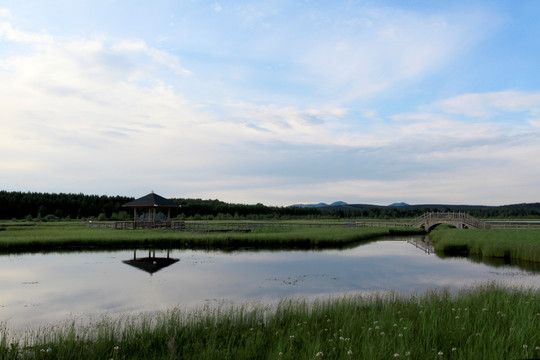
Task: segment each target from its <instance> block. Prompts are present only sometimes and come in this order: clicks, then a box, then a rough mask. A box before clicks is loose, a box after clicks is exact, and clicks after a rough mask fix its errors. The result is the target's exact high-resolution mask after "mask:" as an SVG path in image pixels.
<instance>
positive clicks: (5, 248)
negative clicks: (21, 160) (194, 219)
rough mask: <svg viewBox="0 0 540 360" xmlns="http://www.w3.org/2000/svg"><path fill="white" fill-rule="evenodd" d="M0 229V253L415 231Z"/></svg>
mask: <svg viewBox="0 0 540 360" xmlns="http://www.w3.org/2000/svg"><path fill="white" fill-rule="evenodd" d="M5 229H6V230H4V231H0V252H3V253H14V252H25V251H48V250H54V251H57V250H69V249H77V250H85V249H86V250H88V249H120V248H137V247H152V246H153V247H176V248H183V247H189V248H192V249H208V248H214V249H217V248H221V249H227V248H240V247H254V248H258V249H275V248H281V249H293V248H322V247H333V248H340V247H345V246H350V245H351V244H355V243H357V242H359V241H364V240H368V239H373V238H376V237H381V236H388V235H405V234H415V233H418V232H419V230H418V229H404V228H397V229H392V228H335V227H334V228H292V229H258V230H254V231H252V232H250V233H242V232H206V233H202V232H201V233H198V232H187V231H178V230H166V229H152V230H115V229H95V228H88V227H87V226H86V225H85V223H73V222H69V223H44V224H38V225H35V226H9V225H5Z"/></svg>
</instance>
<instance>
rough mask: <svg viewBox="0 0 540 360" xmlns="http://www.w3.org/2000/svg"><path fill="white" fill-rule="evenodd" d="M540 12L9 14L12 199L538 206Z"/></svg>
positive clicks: (3, 92)
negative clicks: (150, 196)
mask: <svg viewBox="0 0 540 360" xmlns="http://www.w3.org/2000/svg"><path fill="white" fill-rule="evenodd" d="M538 13H540V3H539V2H537V1H526V0H525V1H475V2H471V1H452V2H447V1H412V0H411V1H397V0H396V1H296V2H290V1H266V0H265V1H245V2H243V1H217V2H216V1H195V0H193V1H165V0H163V1H154V2H147V1H127V0H126V1H113V0H108V1H105V0H101V1H99V0H98V1H73V0H70V1H67V0H62V1H60V0H51V1H47V2H43V1H11V0H4V1H2V2H1V3H0V126H1V128H0V129H1V132H0V154H1V155H2V156H1V157H0V184H1V187H2V189H5V190H13V191H41V192H75V193H81V192H82V193H88V194H108V195H116V194H120V195H128V196H135V197H138V196H143V195H145V194H146V193H148V192H150V191H151V190H154V191H156V192H157V193H159V194H161V195H163V196H168V197H196V198H203V199H216V198H217V199H220V200H223V201H227V202H234V203H249V204H252V203H258V202H260V203H263V204H267V205H288V204H293V203H313V202H320V201H325V202H333V201H337V200H343V201H346V202H349V203H372V204H381V205H386V204H390V203H393V202H398V201H405V202H408V203H412V204H420V203H449V204H485V205H502V204H511V203H521V202H537V201H540V85H539V84H540V71H539V70H538V64H539V63H540V61H539V60H540V59H539V57H540V24H539V23H538V21H537V14H538Z"/></svg>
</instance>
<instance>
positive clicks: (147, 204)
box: [122, 191, 180, 227]
mask: <svg viewBox="0 0 540 360" xmlns="http://www.w3.org/2000/svg"><path fill="white" fill-rule="evenodd" d="M122 207H125V208H132V209H133V220H134V223H135V224H136V223H137V222H143V223H145V224H147V225H150V227H152V226H151V225H152V224H156V223H162V222H164V220H163V219H162V218H161V217H159V216H158V215H159V214H158V213H157V211H158V209H167V219H166V220H165V222H167V223H168V222H170V221H171V208H178V207H180V205H179V204H177V203H175V202H174V201H172V200H169V199H166V198H164V197H163V196H159V195H158V194H155V193H154V192H153V191H152V192H151V193H150V194H148V195H146V196H143V197H142V198H139V199H136V200H133V201H130V202H128V203H125V204H124V205H122ZM137 209H140V210H141V212H142V215H143V216H142V218H141V219H138V218H137ZM135 226H136V225H135Z"/></svg>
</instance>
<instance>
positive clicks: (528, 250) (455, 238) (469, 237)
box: [430, 228, 540, 262]
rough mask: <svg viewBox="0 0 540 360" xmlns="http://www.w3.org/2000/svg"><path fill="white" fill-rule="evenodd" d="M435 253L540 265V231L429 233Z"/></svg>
mask: <svg viewBox="0 0 540 360" xmlns="http://www.w3.org/2000/svg"><path fill="white" fill-rule="evenodd" d="M430 239H431V241H432V242H433V243H434V246H435V251H437V252H439V253H443V254H446V255H476V256H481V257H493V258H504V259H507V260H523V261H534V262H540V230H475V229H467V230H456V229H449V228H441V229H439V228H437V229H436V230H434V231H432V232H431V233H430Z"/></svg>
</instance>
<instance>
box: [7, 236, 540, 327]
mask: <svg viewBox="0 0 540 360" xmlns="http://www.w3.org/2000/svg"><path fill="white" fill-rule="evenodd" d="M420 240H421V239H420V238H417V239H415V240H414V241H413V240H412V239H408V241H406V240H405V239H385V240H381V241H376V242H372V243H368V244H363V245H359V246H357V247H354V248H351V249H345V250H323V251H234V252H224V251H201V250H174V249H173V250H170V252H169V258H172V259H178V261H176V262H173V261H169V263H171V262H172V264H169V265H168V266H166V267H164V268H162V269H160V270H159V271H156V272H154V273H149V272H147V271H145V270H141V269H140V268H138V267H136V266H133V265H130V264H129V263H128V262H129V261H130V260H133V258H134V251H133V250H131V251H130V250H124V251H116V252H82V253H48V254H41V253H38V254H23V255H9V256H0V322H7V325H8V327H10V328H13V329H22V328H25V327H27V326H40V325H46V324H50V323H58V322H63V321H64V320H66V319H70V318H73V319H80V318H86V317H97V316H100V315H103V314H108V315H118V314H134V313H140V312H145V311H157V310H165V309H170V308H173V307H181V308H185V309H188V310H189V309H194V308H200V307H203V306H205V305H212V306H213V305H223V304H241V303H246V302H262V303H265V302H272V301H275V300H277V299H281V298H284V297H305V298H313V297H328V296H334V295H339V294H344V293H350V292H373V291H398V292H402V293H414V292H423V291H424V290H426V289H428V288H443V287H446V288H450V289H451V290H457V289H460V288H463V287H466V286H472V285H476V284H479V283H484V282H486V281H496V282H499V283H502V284H507V285H510V286H523V287H526V288H539V287H540V269H539V268H538V267H537V268H534V266H533V267H532V268H530V267H529V268H528V269H527V268H523V267H522V266H521V267H520V266H516V265H504V264H498V265H493V264H491V265H490V264H485V263H481V262H475V261H472V260H469V259H466V258H446V259H442V258H440V257H438V256H436V255H435V254H433V253H426V252H425V251H424V249H422V248H419V247H418V246H415V244H414V242H415V241H420ZM135 255H136V258H137V259H140V258H144V257H148V255H149V252H148V251H144V250H138V251H137V253H136V254H135ZM151 255H153V254H151ZM155 257H156V258H166V257H167V251H166V250H156V251H155ZM155 261H156V264H150V266H154V265H159V263H160V260H159V259H157V260H155ZM137 265H139V266H140V265H141V264H140V263H138V264H137ZM146 267H148V264H147V265H146ZM147 270H148V269H147ZM154 270H155V269H154Z"/></svg>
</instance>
